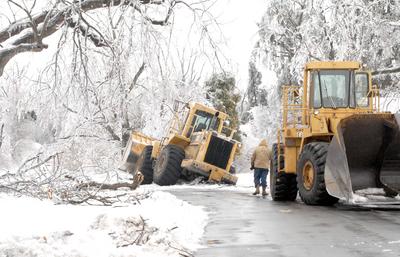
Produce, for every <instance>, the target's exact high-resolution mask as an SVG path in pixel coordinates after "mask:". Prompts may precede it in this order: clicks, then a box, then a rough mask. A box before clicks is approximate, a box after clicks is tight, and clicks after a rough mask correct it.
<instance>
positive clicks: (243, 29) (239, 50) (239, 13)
mask: <svg viewBox="0 0 400 257" xmlns="http://www.w3.org/2000/svg"><path fill="white" fill-rule="evenodd" d="M266 1H267V0H248V1H239V0H221V3H220V4H221V7H219V8H218V9H220V8H221V10H223V11H222V13H221V15H220V16H219V20H220V21H221V22H222V23H223V25H222V30H223V33H224V34H225V37H226V39H227V51H226V53H227V57H228V58H231V59H232V62H233V63H232V65H233V68H234V69H236V71H237V74H236V75H237V78H236V79H237V81H238V87H239V88H240V89H241V90H244V89H245V88H246V87H247V79H248V63H249V57H250V54H251V51H252V49H253V46H254V44H255V42H256V41H257V39H258V33H257V30H258V27H257V22H260V20H261V17H262V15H263V14H264V13H265V11H266Z"/></svg>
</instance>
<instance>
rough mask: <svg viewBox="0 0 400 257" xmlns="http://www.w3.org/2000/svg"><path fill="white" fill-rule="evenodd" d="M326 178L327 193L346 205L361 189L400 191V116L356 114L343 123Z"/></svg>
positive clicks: (333, 143) (331, 150) (330, 151)
mask: <svg viewBox="0 0 400 257" xmlns="http://www.w3.org/2000/svg"><path fill="white" fill-rule="evenodd" d="M324 176H325V184H326V189H327V191H328V193H329V194H330V195H332V196H335V197H338V198H340V199H343V200H345V201H347V202H353V201H354V199H353V193H354V191H356V190H360V189H367V188H389V189H390V190H393V191H396V192H400V114H388V113H381V114H356V115H352V116H350V117H347V118H345V119H343V120H341V122H340V123H339V124H338V127H337V134H336V135H335V136H334V137H333V138H332V141H331V143H330V145H329V148H328V155H327V159H326V164H325V175H324Z"/></svg>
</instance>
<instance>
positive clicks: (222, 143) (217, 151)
mask: <svg viewBox="0 0 400 257" xmlns="http://www.w3.org/2000/svg"><path fill="white" fill-rule="evenodd" d="M232 148H233V143H232V142H229V141H226V140H224V139H222V138H219V137H216V136H214V135H211V139H210V144H209V146H208V149H207V153H206V157H205V158H204V161H205V162H207V163H209V164H211V165H214V166H217V167H218V168H221V169H226V166H227V165H228V161H229V157H230V156H231V152H232Z"/></svg>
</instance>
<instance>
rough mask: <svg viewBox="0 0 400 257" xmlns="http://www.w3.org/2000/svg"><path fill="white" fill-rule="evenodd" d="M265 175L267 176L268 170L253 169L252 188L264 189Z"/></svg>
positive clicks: (265, 184)
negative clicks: (259, 187) (260, 187)
mask: <svg viewBox="0 0 400 257" xmlns="http://www.w3.org/2000/svg"><path fill="white" fill-rule="evenodd" d="M267 174H268V169H259V168H255V169H254V186H255V187H258V186H260V185H261V186H262V187H266V186H267Z"/></svg>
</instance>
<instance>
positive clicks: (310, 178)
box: [297, 142, 339, 206]
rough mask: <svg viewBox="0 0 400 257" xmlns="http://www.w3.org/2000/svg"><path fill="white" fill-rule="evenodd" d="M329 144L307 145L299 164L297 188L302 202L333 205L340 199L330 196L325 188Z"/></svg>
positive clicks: (313, 143)
mask: <svg viewBox="0 0 400 257" xmlns="http://www.w3.org/2000/svg"><path fill="white" fill-rule="evenodd" d="M328 146H329V143H326V142H312V143H309V144H306V145H305V146H304V148H303V151H302V152H301V155H300V158H299V161H298V163H297V186H298V188H299V194H300V198H301V200H303V202H304V203H305V204H308V205H325V206H328V205H333V204H335V203H337V202H338V200H339V199H338V198H336V197H333V196H331V195H329V194H328V192H327V191H326V186H325V178H324V172H325V162H326V156H327V153H328Z"/></svg>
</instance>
